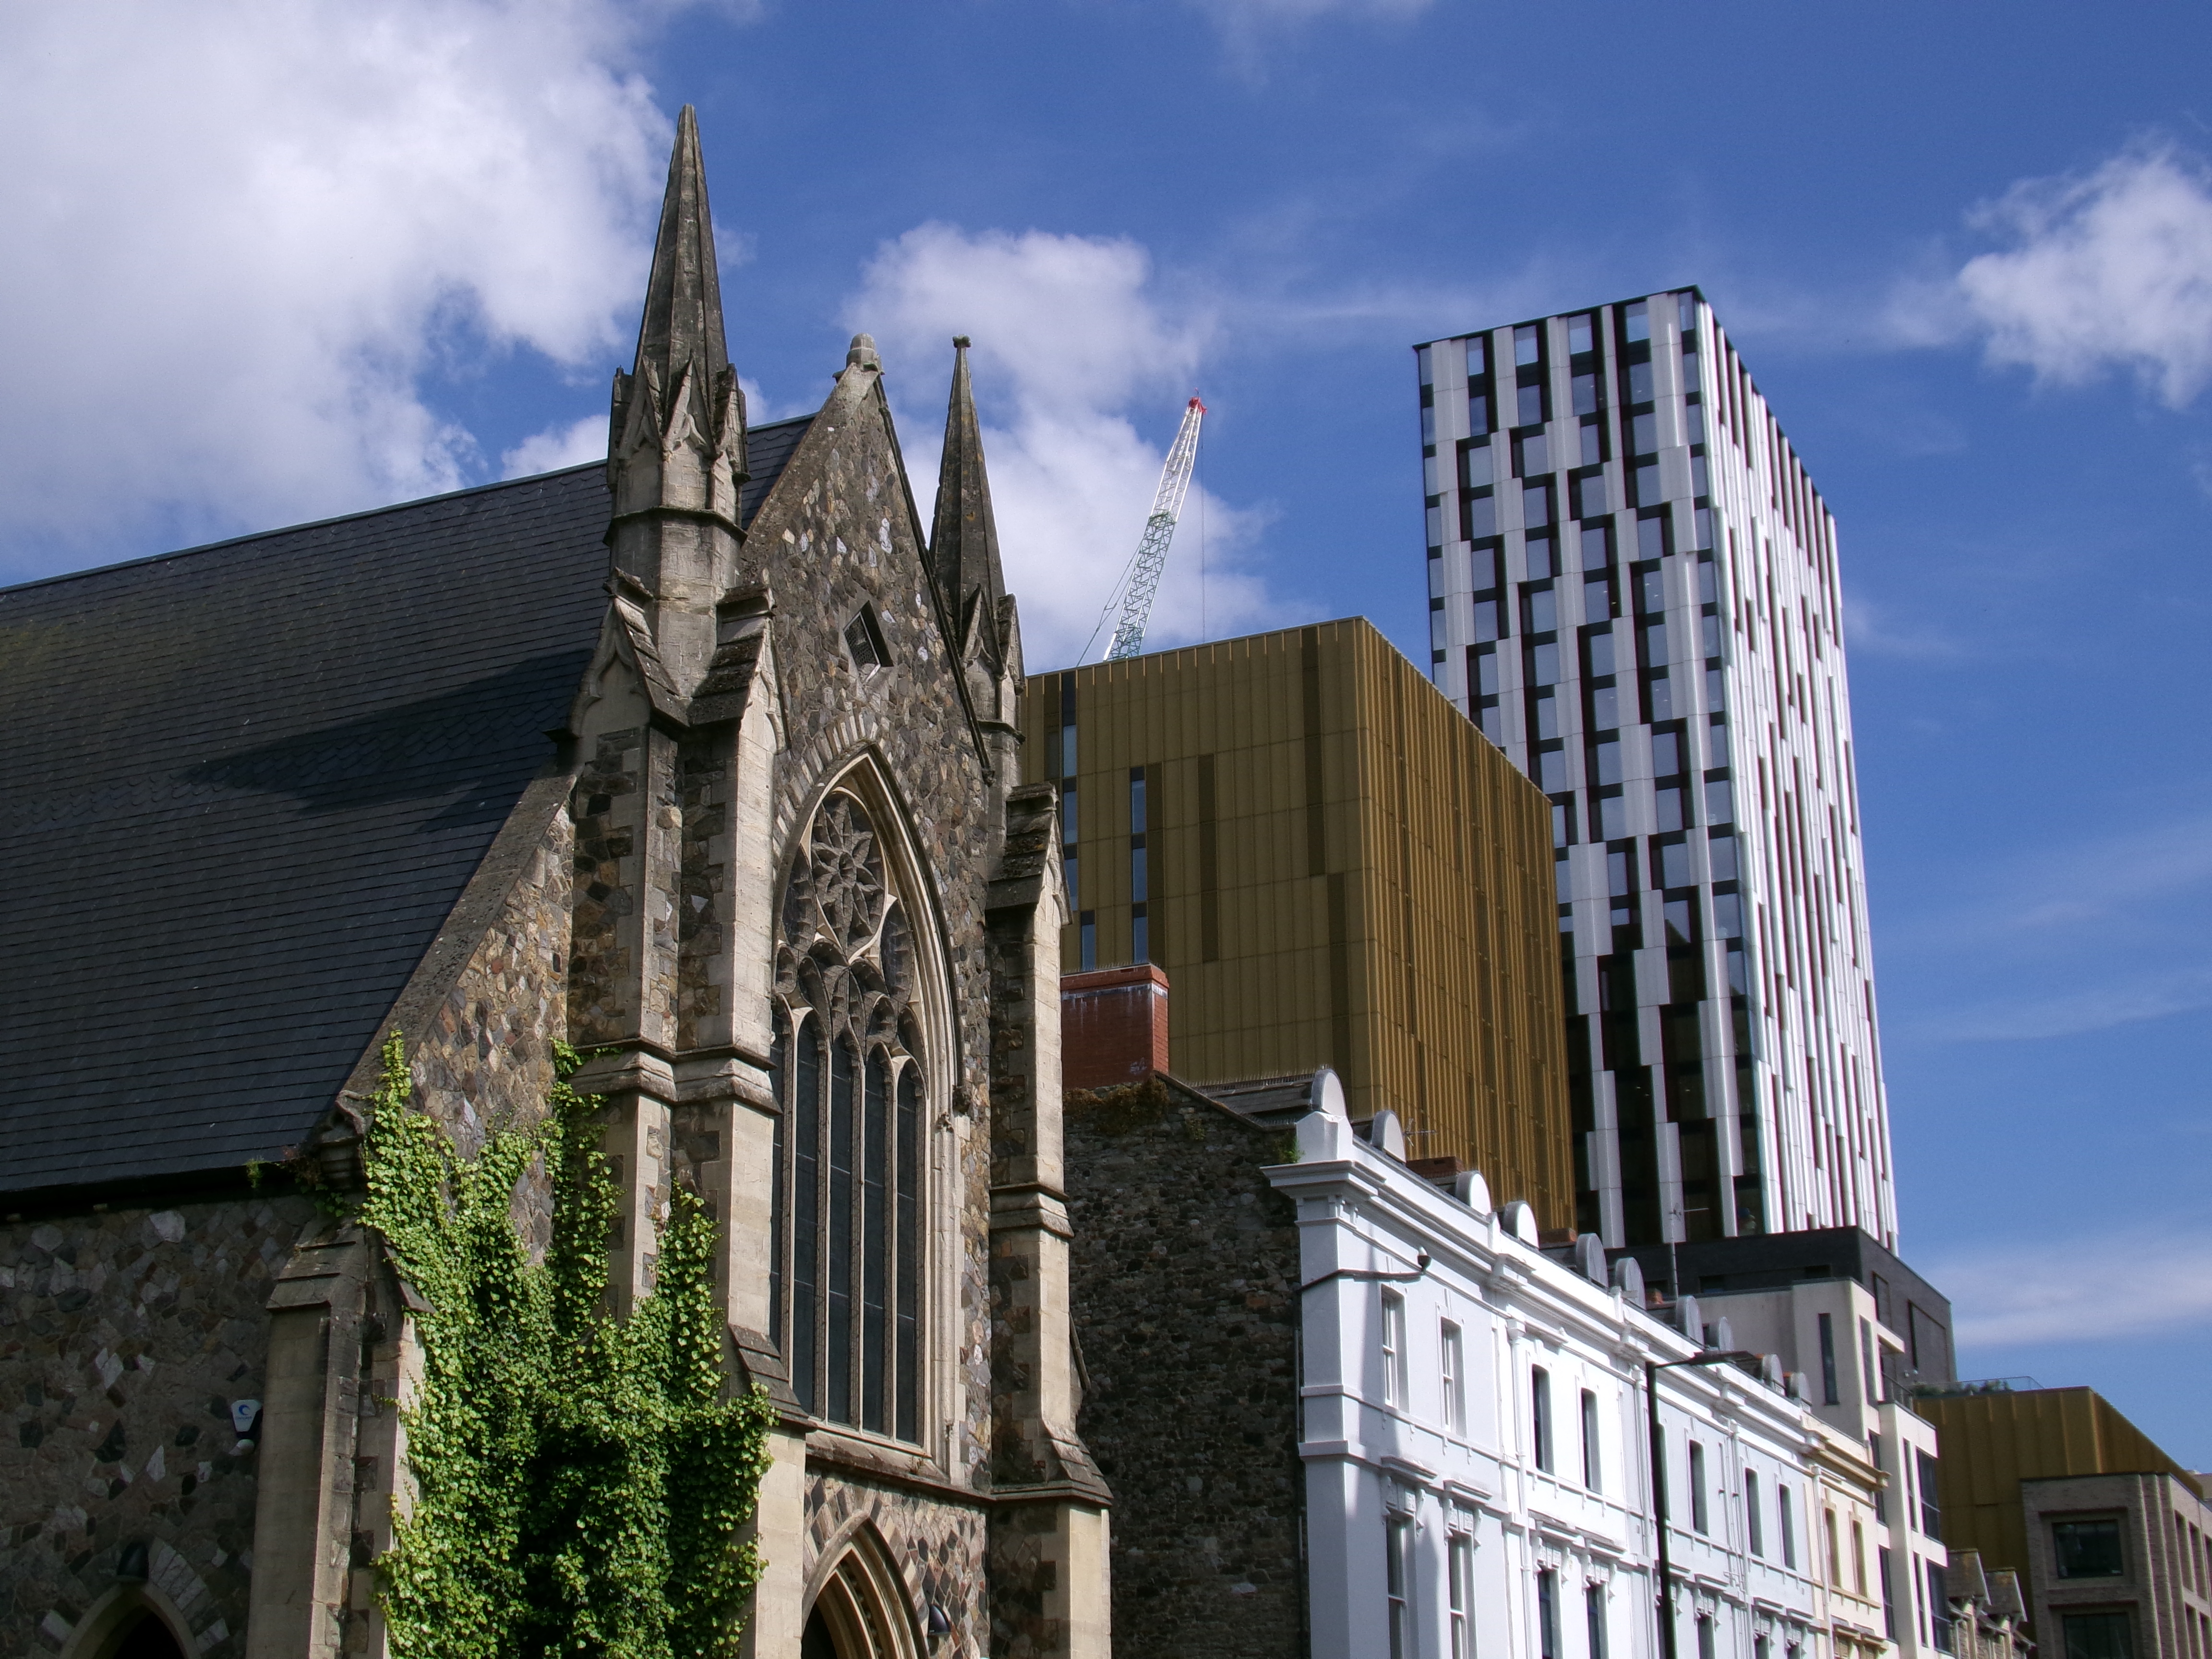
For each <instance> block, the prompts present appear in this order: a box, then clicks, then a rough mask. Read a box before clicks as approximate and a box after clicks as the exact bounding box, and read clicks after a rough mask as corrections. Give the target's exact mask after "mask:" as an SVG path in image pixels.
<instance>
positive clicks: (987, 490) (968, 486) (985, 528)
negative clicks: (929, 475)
mask: <svg viewBox="0 0 2212 1659" xmlns="http://www.w3.org/2000/svg"><path fill="white" fill-rule="evenodd" d="M952 346H953V359H952V400H951V404H950V406H949V407H948V408H947V409H946V410H945V459H944V460H943V463H942V464H941V465H940V466H939V470H938V475H937V520H936V523H935V524H934V525H933V526H931V528H930V532H929V563H930V568H931V569H932V570H933V572H934V573H935V574H936V576H937V582H938V586H939V587H940V588H941V589H942V590H943V591H944V594H945V605H946V608H947V609H948V610H949V611H951V614H952V617H953V618H954V623H953V626H954V627H955V628H956V629H957V630H958V643H959V647H960V653H961V655H962V657H963V659H968V660H970V661H972V660H974V659H975V657H976V656H977V655H978V654H979V653H980V654H981V655H982V656H983V657H984V659H986V660H987V662H988V664H989V665H990V666H991V667H992V668H993V669H994V670H999V669H1003V668H1005V667H1006V644H1005V641H1004V640H1003V639H1002V638H1001V637H1000V634H1001V623H1000V611H1001V610H1002V609H1003V605H1002V601H1003V600H1004V599H1006V576H1005V574H1003V573H1002V572H1001V571H1000V568H999V526H998V525H997V523H996V522H995V521H994V520H993V518H992V516H991V480H990V477H989V475H988V474H987V473H986V472H985V471H984V470H983V436H982V431H981V427H980V425H979V423H978V422H977V421H976V419H975V389H974V387H973V386H971V385H970V384H969V378H968V337H967V336H966V335H964V334H963V335H962V336H960V337H958V338H957V339H955V340H954V341H953V342H952Z"/></svg>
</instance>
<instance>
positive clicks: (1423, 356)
mask: <svg viewBox="0 0 2212 1659" xmlns="http://www.w3.org/2000/svg"><path fill="white" fill-rule="evenodd" d="M1413 367H1414V368H1416V369H1418V370H1419V373H1420V376H1421V384H1422V385H1423V386H1426V385H1428V384H1429V382H1430V381H1431V380H1435V379H1436V376H1435V375H1434V374H1431V372H1430V368H1429V349H1428V347H1426V346H1415V347H1414V348H1413Z"/></svg>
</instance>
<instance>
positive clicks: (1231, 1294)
mask: <svg viewBox="0 0 2212 1659" xmlns="http://www.w3.org/2000/svg"><path fill="white" fill-rule="evenodd" d="M1066 1134H1067V1191H1068V1210H1069V1212H1070V1216H1071V1218H1072V1220H1073V1224H1074V1228H1075V1240H1074V1243H1073V1247H1072V1249H1073V1256H1072V1261H1071V1263H1070V1268H1069V1280H1070V1296H1071V1301H1072V1304H1073V1309H1074V1315H1075V1328H1076V1340H1077V1342H1078V1344H1079V1348H1080V1352H1081V1358H1082V1361H1083V1364H1084V1373H1083V1376H1082V1378H1081V1381H1082V1384H1083V1406H1082V1409H1081V1411H1080V1413H1079V1414H1078V1416H1077V1419H1076V1425H1077V1429H1078V1431H1079V1433H1080V1434H1081V1435H1082V1437H1083V1440H1084V1443H1085V1444H1086V1445H1087V1446H1089V1447H1090V1449H1091V1455H1092V1456H1093V1457H1094V1458H1096V1459H1097V1463H1098V1467H1099V1469H1100V1471H1101V1472H1102V1473H1103V1474H1104V1475H1105V1477H1106V1480H1107V1484H1108V1485H1109V1486H1111V1487H1112V1488H1113V1491H1114V1522H1113V1552H1114V1554H1113V1561H1114V1650H1115V1653H1116V1654H1119V1655H1121V1656H1123V1659H1155V1656H1158V1659H1170V1656H1177V1655H1182V1654H1192V1653H1203V1654H1206V1655H1209V1656H1220V1659H1261V1656H1268V1659H1273V1656H1284V1659H1290V1656H1301V1655H1303V1654H1304V1652H1305V1645H1306V1644H1305V1633H1304V1624H1305V1601H1304V1593H1305V1585H1304V1562H1303V1560H1302V1559H1301V1550H1300V1545H1299V1536H1300V1522H1301V1519H1302V1517H1303V1515H1304V1493H1305V1472H1304V1466H1303V1465H1302V1464H1301V1462H1300V1461H1299V1458H1298V1451H1297V1431H1298V1397H1297V1390H1298V1374H1297V1341H1298V1234H1297V1216H1296V1212H1295V1208H1294V1206H1292V1205H1291V1201H1290V1200H1288V1199H1285V1197H1283V1195H1282V1194H1279V1193H1278V1192H1276V1191H1275V1190H1274V1189H1273V1188H1271V1187H1270V1186H1269V1185H1268V1184H1267V1179H1266V1177H1265V1176H1262V1175H1261V1173H1260V1170H1261V1167H1262V1166H1263V1165H1266V1164H1277V1163H1280V1162H1282V1161H1284V1159H1285V1158H1286V1157H1288V1156H1289V1155H1290V1154H1289V1152H1288V1150H1287V1148H1286V1147H1285V1136H1283V1135H1282V1134H1281V1133H1279V1132H1276V1131H1273V1130H1269V1129H1264V1128H1261V1127H1259V1126H1258V1125H1255V1124H1254V1123H1251V1122H1250V1121H1247V1120H1246V1119H1244V1118H1242V1117H1239V1116H1238V1115H1237V1114H1235V1113H1233V1112H1231V1111H1229V1110H1227V1109H1225V1108H1223V1107H1220V1106H1217V1105H1215V1104H1214V1103H1212V1102H1211V1101H1204V1100H1198V1099H1194V1098H1193V1097H1191V1096H1189V1095H1188V1094H1187V1093H1185V1092H1183V1091H1180V1090H1176V1089H1172V1088H1170V1086H1169V1085H1164V1084H1163V1083H1161V1082H1160V1081H1159V1080H1158V1079H1152V1080H1150V1081H1147V1082H1146V1083H1142V1084H1133V1085H1127V1086H1125V1087H1122V1088H1117V1089H1109V1090H1103V1091H1097V1092H1092V1091H1084V1090H1075V1091H1070V1092H1069V1094H1068V1096H1067V1107H1066Z"/></svg>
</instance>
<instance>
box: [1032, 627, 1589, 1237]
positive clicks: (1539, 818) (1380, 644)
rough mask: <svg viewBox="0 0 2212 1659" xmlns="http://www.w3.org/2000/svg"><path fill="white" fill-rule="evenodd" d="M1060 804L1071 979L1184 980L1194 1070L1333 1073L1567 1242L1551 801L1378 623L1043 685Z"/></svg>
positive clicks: (1160, 656) (1055, 677) (1036, 775)
mask: <svg viewBox="0 0 2212 1659" xmlns="http://www.w3.org/2000/svg"><path fill="white" fill-rule="evenodd" d="M1022 723H1023V726H1024V735H1025V738H1026V742H1025V743H1024V748H1023V765H1024V769H1025V773H1026V775H1027V776H1028V777H1029V778H1030V779H1031V780H1032V781H1057V782H1059V784H1060V789H1061V814H1060V816H1061V822H1062V824H1063V826H1064V829H1063V832H1062V833H1063V848H1062V850H1063V854H1064V857H1065V860H1066V865H1065V877H1066V883H1067V884H1069V886H1070V890H1071V892H1072V893H1073V895H1074V902H1073V914H1072V915H1071V919H1070V923H1069V926H1068V928H1067V930H1066V934H1065V935H1064V942H1063V945H1062V951H1061V965H1062V968H1063V969H1064V970H1065V971H1066V972H1070V973H1074V972H1080V971H1083V970H1085V969H1103V968H1107V967H1112V966H1116V965H1120V964H1125V963H1154V964H1157V965H1158V966H1159V967H1161V968H1163V969H1165V971H1166V974H1167V976H1168V978H1169V979H1170V981H1172V982H1173V984H1174V987H1175V1004H1176V1017H1175V1021H1174V1027H1173V1030H1172V1033H1171V1048H1172V1054H1171V1069H1172V1070H1173V1071H1174V1072H1175V1073H1176V1075H1178V1076H1180V1077H1183V1078H1186V1079H1192V1080H1194V1081H1196V1082H1199V1083H1200V1084H1203V1083H1205V1082H1206V1081H1208V1080H1212V1079H1233V1078H1249V1077H1255V1076H1260V1075H1263V1074H1277V1073H1288V1072H1295V1071H1304V1072H1311V1071H1313V1070H1314V1069H1316V1068H1317V1067H1319V1066H1329V1067H1331V1068H1332V1069H1334V1071H1335V1072H1336V1073H1337V1074H1338V1075H1339V1076H1340V1077H1341V1078H1342V1079H1345V1084H1344V1086H1345V1090H1346V1096H1347V1097H1348V1098H1349V1099H1350V1101H1351V1103H1352V1112H1353V1114H1354V1115H1356V1116H1358V1117H1360V1118H1363V1119H1364V1118H1366V1117H1370V1116H1371V1115H1374V1114H1375V1113H1376V1112H1379V1111H1384V1110H1389V1111H1392V1112H1395V1113H1396V1114H1397V1115H1398V1117H1399V1119H1400V1121H1401V1122H1402V1123H1403V1124H1404V1125H1405V1127H1406V1132H1407V1138H1408V1142H1409V1145H1410V1146H1412V1148H1413V1153H1414V1155H1415V1156H1416V1157H1423V1158H1459V1159H1460V1160H1461V1161H1462V1163H1463V1164H1467V1165H1468V1166H1470V1167H1473V1166H1476V1165H1480V1167H1481V1168H1483V1169H1484V1170H1487V1171H1488V1172H1489V1174H1490V1178H1491V1180H1492V1182H1493V1183H1495V1185H1496V1187H1497V1189H1498V1192H1499V1193H1500V1194H1502V1195H1504V1196H1505V1197H1508V1198H1514V1199H1522V1200H1526V1201H1527V1202H1528V1203H1529V1204H1531V1205H1533V1206H1534V1207H1535V1210H1536V1212H1537V1214H1538V1216H1539V1218H1540V1223H1541V1226H1542V1227H1543V1228H1544V1229H1545V1230H1547V1231H1557V1232H1558V1233H1559V1236H1561V1237H1565V1230H1566V1229H1567V1228H1568V1225H1569V1224H1570V1223H1571V1221H1572V1219H1573V1195H1572V1192H1571V1171H1570V1168H1569V1162H1568V1140H1569V1136H1568V1111H1567V1063H1566V1057H1565V1043H1564V1041H1563V1034H1564V1030H1565V1021H1564V1017H1563V1016H1562V1014H1561V1012H1560V1009H1559V998H1560V982H1559V966H1558V957H1557V955H1556V952H1555V948H1554V945H1553V933H1552V927H1553V915H1552V910H1553V900H1552V889H1551V883H1552V873H1551V872H1552V860H1551V848H1550V838H1549V830H1548V829H1547V822H1548V808H1547V805H1546V803H1545V801H1544V799H1543V797H1542V796H1541V794H1540V793H1538V791H1537V790H1536V789H1535V788H1534V786H1533V785H1531V784H1530V783H1529V781H1528V779H1527V778H1525V777H1523V776H1522V775H1521V774H1520V773H1519V772H1518V771H1516V769H1514V768H1513V767H1512V766H1511V765H1510V763H1508V762H1507V760H1506V759H1505V757H1504V756H1503V755H1501V754H1500V753H1499V752H1498V750H1497V749H1496V748H1495V747H1493V746H1492V744H1487V743H1486V742H1484V741H1483V740H1482V738H1480V735H1478V734H1477V733H1476V732H1475V731H1474V728H1473V727H1472V726H1470V725H1469V724H1468V722H1467V721H1466V720H1464V719H1462V717H1461V715H1460V714H1459V713H1458V711H1457V710H1455V708H1453V707H1452V706H1451V704H1450V702H1449V701H1447V700H1446V699H1445V698H1444V697H1443V696H1442V695H1441V694H1440V693H1439V692H1438V691H1437V689H1436V688H1435V687H1434V686H1433V685H1431V684H1429V682H1428V681H1427V680H1426V679H1425V678H1424V677H1423V675H1422V673H1421V671H1420V670H1419V668H1417V667H1416V666H1415V665H1413V664H1412V663H1410V662H1408V661H1407V659H1405V658H1404V657H1403V656H1402V655H1401V654H1400V653H1399V652H1398V651H1397V650H1396V649H1395V647H1393V646H1392V645H1391V644H1390V643H1389V641H1387V640H1385V639H1384V638H1383V635H1381V634H1380V633H1379V632H1377V631H1376V629H1375V628H1374V627H1373V626H1372V625H1371V624H1370V623H1367V622H1366V621H1364V619H1360V618H1352V619H1350V620H1346V621H1340V622H1331V623H1320V624H1318V625H1316V626H1312V627H1307V628H1294V629H1284V630H1282V631H1280V632H1278V633H1270V634H1257V635H1250V636H1249V637H1246V638H1243V639H1235V640H1225V641H1218V642H1215V643H1212V644H1208V645H1201V646H1194V647H1188V648H1186V649H1183V650H1178V651H1163V652H1158V653H1152V654H1150V655H1146V656H1139V657H1132V658H1128V659H1124V660H1121V661H1117V662H1104V663H1097V664H1093V665H1090V666H1088V667H1083V668H1077V669H1072V670H1069V671H1065V672H1062V673H1058V674H1042V675H1038V676H1036V677H1034V678H1031V680H1030V683H1029V686H1028V690H1027V691H1026V693H1025V694H1024V698H1023V713H1022Z"/></svg>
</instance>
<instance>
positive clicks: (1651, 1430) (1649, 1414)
mask: <svg viewBox="0 0 2212 1659" xmlns="http://www.w3.org/2000/svg"><path fill="white" fill-rule="evenodd" d="M1732 1359H1747V1360H1749V1361H1750V1362H1751V1363H1752V1364H1754V1365H1755V1364H1758V1363H1759V1356H1758V1355H1757V1354H1755V1353H1749V1352H1745V1351H1744V1350H1743V1349H1741V1348H1728V1349H1717V1350H1714V1351H1712V1352H1706V1353H1701V1354H1699V1355H1698V1356H1697V1357H1696V1358H1693V1359H1647V1360H1645V1361H1644V1424H1645V1431H1646V1432H1645V1435H1644V1439H1645V1442H1646V1443H1648V1444H1649V1446H1650V1449H1651V1527H1652V1533H1653V1536H1654V1537H1655V1538H1656V1541H1657V1547H1656V1549H1655V1550H1654V1551H1653V1554H1654V1556H1655V1558H1656V1559H1655V1562H1654V1567H1653V1571H1654V1576H1655V1577H1656V1578H1657V1579H1658V1595H1657V1600H1658V1607H1659V1653H1660V1659H1676V1655H1675V1650H1674V1568H1673V1565H1672V1563H1671V1562H1670V1561H1669V1560H1668V1552H1667V1459H1666V1456H1665V1455H1664V1453H1663V1452H1662V1450H1661V1448H1660V1443H1659V1373H1660V1372H1662V1371H1671V1370H1675V1369H1676V1368H1677V1367H1679V1366H1685V1365H1721V1364H1727V1363H1728V1362H1729V1360H1732Z"/></svg>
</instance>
